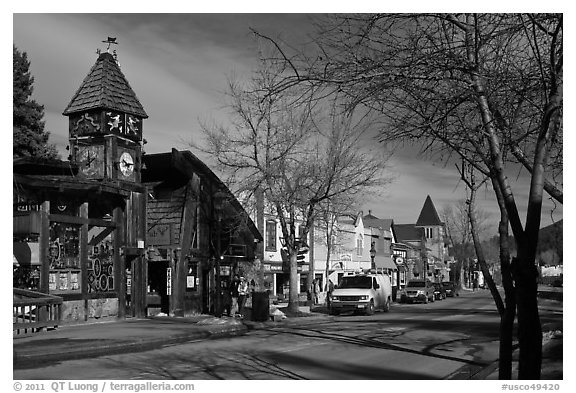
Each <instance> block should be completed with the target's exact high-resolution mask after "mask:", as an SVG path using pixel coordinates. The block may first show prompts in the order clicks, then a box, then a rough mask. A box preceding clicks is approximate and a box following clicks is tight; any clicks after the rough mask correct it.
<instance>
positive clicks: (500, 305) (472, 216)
mask: <svg viewBox="0 0 576 393" xmlns="http://www.w3.org/2000/svg"><path fill="white" fill-rule="evenodd" d="M474 187H475V186H474V180H473V179H472V185H471V187H470V200H469V204H468V219H469V220H470V232H471V234H472V240H473V242H474V249H475V250H476V257H477V258H478V264H479V265H480V270H482V274H483V275H484V280H485V281H486V283H487V284H488V288H489V289H490V293H491V294H492V298H493V299H494V303H496V308H497V309H498V313H499V314H500V316H501V317H502V315H504V302H503V301H502V297H501V296H500V293H499V292H498V289H497V288H496V284H494V280H493V279H492V275H491V274H490V271H489V270H488V265H487V264H486V258H485V257H484V250H482V246H481V244H480V237H479V236H478V224H477V222H476V213H475V212H474V206H475V199H476V198H475V195H476V190H475V189H474Z"/></svg>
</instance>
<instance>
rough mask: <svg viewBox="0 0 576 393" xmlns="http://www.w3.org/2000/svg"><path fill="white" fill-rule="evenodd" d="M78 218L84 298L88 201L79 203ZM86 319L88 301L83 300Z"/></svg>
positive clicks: (85, 318)
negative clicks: (80, 223)
mask: <svg viewBox="0 0 576 393" xmlns="http://www.w3.org/2000/svg"><path fill="white" fill-rule="evenodd" d="M79 210H80V211H79V213H80V219H82V221H83V223H82V227H81V228H80V239H79V243H80V244H79V247H80V272H81V277H82V278H81V282H80V291H81V292H82V298H83V299H86V295H87V294H88V202H84V203H82V204H81V205H80V209H79ZM87 320H88V302H87V301H85V302H84V321H87Z"/></svg>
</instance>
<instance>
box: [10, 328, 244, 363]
mask: <svg viewBox="0 0 576 393" xmlns="http://www.w3.org/2000/svg"><path fill="white" fill-rule="evenodd" d="M247 330H248V329H247V327H246V326H244V325H235V326H232V327H230V326H218V327H211V328H209V329H203V330H198V331H196V332H194V333H187V334H183V335H175V336H171V337H167V338H160V339H158V338H152V339H143V340H134V341H129V342H122V343H115V344H107V345H106V344H104V345H101V346H99V347H91V348H90V351H89V352H88V351H86V348H74V349H70V350H67V351H61V352H51V353H36V354H18V350H17V349H14V355H13V368H14V369H29V368H36V367H37V366H38V365H39V364H42V365H43V366H45V365H48V364H53V363H59V362H62V361H66V360H78V359H90V358H95V357H99V356H104V355H115V354H118V353H133V352H142V351H149V350H153V349H158V348H162V347H164V346H168V345H174V344H179V343H185V342H195V341H200V340H210V339H218V338H222V337H232V336H240V335H243V334H245V333H246V332H247Z"/></svg>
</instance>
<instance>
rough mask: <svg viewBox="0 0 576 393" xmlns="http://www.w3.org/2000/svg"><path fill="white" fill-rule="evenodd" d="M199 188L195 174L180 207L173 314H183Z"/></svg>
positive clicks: (194, 232)
mask: <svg viewBox="0 0 576 393" xmlns="http://www.w3.org/2000/svg"><path fill="white" fill-rule="evenodd" d="M199 189H200V179H199V178H198V176H197V175H196V174H192V178H191V179H190V180H189V182H188V186H187V187H186V197H185V200H184V206H183V209H182V219H181V221H180V252H179V253H178V254H179V255H178V256H177V260H176V265H175V280H174V292H173V297H172V299H173V305H174V308H173V312H174V315H175V316H184V311H185V297H186V275H187V271H188V266H187V265H188V259H187V256H188V254H189V253H190V248H191V247H192V240H193V239H194V236H195V235H196V232H197V228H196V223H197V217H196V207H197V205H198V191H199Z"/></svg>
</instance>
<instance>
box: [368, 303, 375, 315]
mask: <svg viewBox="0 0 576 393" xmlns="http://www.w3.org/2000/svg"><path fill="white" fill-rule="evenodd" d="M366 314H367V315H372V314H374V300H370V303H369V304H368V308H366Z"/></svg>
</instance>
